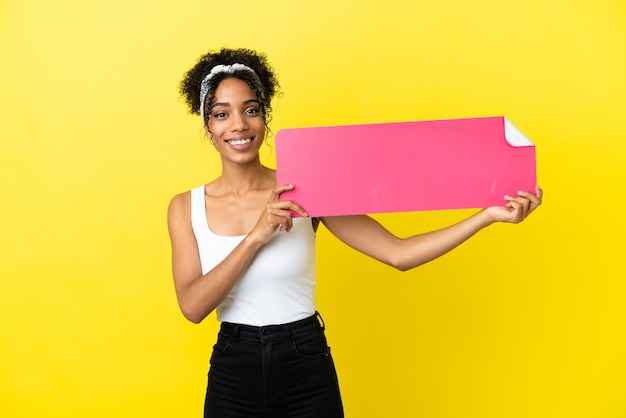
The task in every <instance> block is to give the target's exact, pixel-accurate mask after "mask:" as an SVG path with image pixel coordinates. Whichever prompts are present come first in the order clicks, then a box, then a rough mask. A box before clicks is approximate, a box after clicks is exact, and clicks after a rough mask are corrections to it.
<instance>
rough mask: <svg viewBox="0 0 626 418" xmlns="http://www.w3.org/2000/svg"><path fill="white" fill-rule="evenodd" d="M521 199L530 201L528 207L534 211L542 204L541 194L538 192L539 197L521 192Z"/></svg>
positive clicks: (519, 193)
mask: <svg viewBox="0 0 626 418" xmlns="http://www.w3.org/2000/svg"><path fill="white" fill-rule="evenodd" d="M517 194H518V195H520V196H521V197H523V198H525V199H528V202H529V205H528V207H529V208H531V210H532V209H534V208H536V207H537V206H539V205H540V204H541V197H539V194H540V193H539V192H537V196H536V195H534V194H532V193H531V192H525V191H519V192H517Z"/></svg>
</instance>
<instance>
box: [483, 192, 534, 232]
mask: <svg viewBox="0 0 626 418" xmlns="http://www.w3.org/2000/svg"><path fill="white" fill-rule="evenodd" d="M535 192H536V194H532V193H531V192H518V195H517V196H504V199H505V200H507V201H508V203H507V204H506V205H505V206H492V207H490V208H487V214H488V215H489V216H490V217H491V218H492V219H493V220H494V221H495V222H509V223H514V224H517V223H520V222H522V221H523V220H524V219H526V217H527V216H528V215H530V213H531V212H532V211H533V210H535V209H537V206H539V205H541V201H542V198H543V190H541V188H540V187H539V186H537V187H536V188H535Z"/></svg>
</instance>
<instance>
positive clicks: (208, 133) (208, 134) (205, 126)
mask: <svg viewBox="0 0 626 418" xmlns="http://www.w3.org/2000/svg"><path fill="white" fill-rule="evenodd" d="M204 133H205V134H206V137H207V138H209V139H213V133H211V131H210V130H209V124H208V123H207V124H206V125H204Z"/></svg>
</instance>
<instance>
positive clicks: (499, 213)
mask: <svg viewBox="0 0 626 418" xmlns="http://www.w3.org/2000/svg"><path fill="white" fill-rule="evenodd" d="M536 193H537V195H536V196H535V195H533V194H532V193H529V192H520V193H519V194H518V196H514V197H513V196H505V199H506V200H507V201H508V203H507V205H506V206H498V207H491V208H488V209H483V210H481V211H480V212H478V213H476V214H475V215H472V216H470V217H469V218H467V219H465V220H463V221H461V222H459V223H456V224H454V225H451V226H448V227H446V228H443V229H439V230H436V231H432V232H427V233H424V234H419V235H414V236H411V237H408V238H404V239H403V238H398V237H396V236H395V235H393V234H392V233H390V232H389V231H387V230H386V229H385V228H384V227H383V226H382V225H380V224H379V223H378V222H377V221H375V220H374V219H372V218H370V217H369V216H365V215H360V216H343V217H328V218H323V219H322V222H323V223H324V225H325V226H326V227H327V228H328V229H329V230H330V231H331V232H332V233H333V234H334V235H335V236H336V237H337V238H339V239H340V240H341V241H343V242H345V243H346V244H348V245H349V246H350V247H352V248H354V249H356V250H357V251H360V252H362V253H364V254H366V255H369V256H370V257H373V258H375V259H377V260H379V261H381V262H383V263H385V264H388V265H390V266H393V267H395V268H397V269H399V270H402V271H406V270H409V269H412V268H414V267H417V266H419V265H421V264H424V263H427V262H429V261H432V260H434V259H435V258H437V257H440V256H442V255H443V254H445V253H447V252H448V251H450V250H452V249H454V248H456V247H457V246H459V245H460V244H462V243H463V242H465V241H466V240H467V239H468V238H470V237H472V236H473V235H474V234H476V233H477V232H478V231H480V230H481V229H483V228H485V227H487V226H489V225H491V224H492V223H494V222H509V223H519V222H521V221H522V220H524V219H525V218H526V217H527V216H528V215H529V214H530V213H531V212H532V211H533V210H534V209H536V208H537V206H539V205H540V204H541V199H542V195H543V192H542V191H541V189H540V188H539V187H537V190H536Z"/></svg>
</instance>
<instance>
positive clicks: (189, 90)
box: [180, 48, 280, 125]
mask: <svg viewBox="0 0 626 418" xmlns="http://www.w3.org/2000/svg"><path fill="white" fill-rule="evenodd" d="M237 63H238V64H243V65H246V66H248V67H250V68H252V69H253V70H254V72H255V73H256V75H257V76H258V78H259V80H260V81H261V87H262V88H263V91H259V89H258V87H257V86H258V83H256V82H254V81H253V80H252V74H251V73H250V72H248V71H244V70H240V71H235V72H233V73H218V74H216V75H215V76H214V77H213V78H211V80H210V86H209V92H208V94H207V97H206V100H205V103H200V86H201V84H202V80H203V79H204V77H205V76H206V75H207V74H209V73H210V72H211V69H212V68H213V67H215V66H216V65H220V64H221V65H232V64H237ZM228 77H234V78H238V79H240V80H243V81H245V82H246V83H248V84H249V85H250V88H251V89H252V91H254V93H255V94H256V96H257V98H258V99H259V101H260V102H261V103H260V107H261V111H262V114H263V120H264V121H265V125H267V124H268V123H269V121H270V120H271V112H272V106H271V101H272V98H273V97H274V96H275V95H276V94H277V93H278V91H279V90H280V84H278V79H277V78H276V75H275V74H274V69H273V68H272V67H271V65H270V64H269V62H268V61H267V56H266V55H265V54H264V53H258V52H256V51H253V50H251V49H245V48H238V49H229V48H222V49H221V50H219V51H209V52H208V53H206V54H204V55H202V56H201V57H200V58H198V61H197V62H196V65H194V66H193V67H192V68H191V69H190V70H189V71H187V73H186V74H185V76H184V78H183V79H182V80H181V82H180V95H181V96H182V97H183V98H184V99H185V102H186V103H187V106H188V108H189V113H191V114H195V115H200V106H204V115H205V116H204V117H205V120H203V121H202V123H203V124H204V125H206V124H208V123H209V115H210V113H211V112H210V110H211V107H212V104H213V102H214V101H215V89H216V88H217V86H218V85H219V84H220V82H221V81H222V80H224V79H225V78H228Z"/></svg>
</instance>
